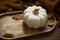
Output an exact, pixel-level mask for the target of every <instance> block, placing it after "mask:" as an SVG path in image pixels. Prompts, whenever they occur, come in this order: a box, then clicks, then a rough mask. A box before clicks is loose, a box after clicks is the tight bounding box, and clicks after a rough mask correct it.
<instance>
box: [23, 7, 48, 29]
mask: <svg viewBox="0 0 60 40" xmlns="http://www.w3.org/2000/svg"><path fill="white" fill-rule="evenodd" d="M23 14H24V18H23V22H24V23H25V24H26V25H27V26H28V27H29V28H35V29H37V28H39V27H43V26H44V25H45V24H46V22H47V13H46V10H45V9H43V8H42V7H41V6H29V7H28V8H27V9H26V10H24V12H23Z"/></svg>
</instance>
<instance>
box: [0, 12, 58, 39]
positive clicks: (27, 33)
mask: <svg viewBox="0 0 60 40" xmlns="http://www.w3.org/2000/svg"><path fill="white" fill-rule="evenodd" d="M17 13H22V11H15V12H7V13H2V14H1V15H0V19H1V18H3V17H9V16H13V15H15V14H17ZM20 22H23V19H22V20H21V21H20ZM56 23H57V21H56V19H55V17H54V16H51V14H48V22H47V23H46V25H45V26H44V27H43V28H39V29H31V28H28V27H27V26H26V25H25V24H24V23H23V26H21V25H22V24H21V25H20V27H23V31H24V33H22V35H18V36H14V37H13V38H6V37H3V36H1V34H0V37H1V38H3V39H9V40H11V39H16V38H22V37H26V36H31V35H36V34H41V33H46V32H50V31H52V30H53V29H54V28H55V26H56Z"/></svg>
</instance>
